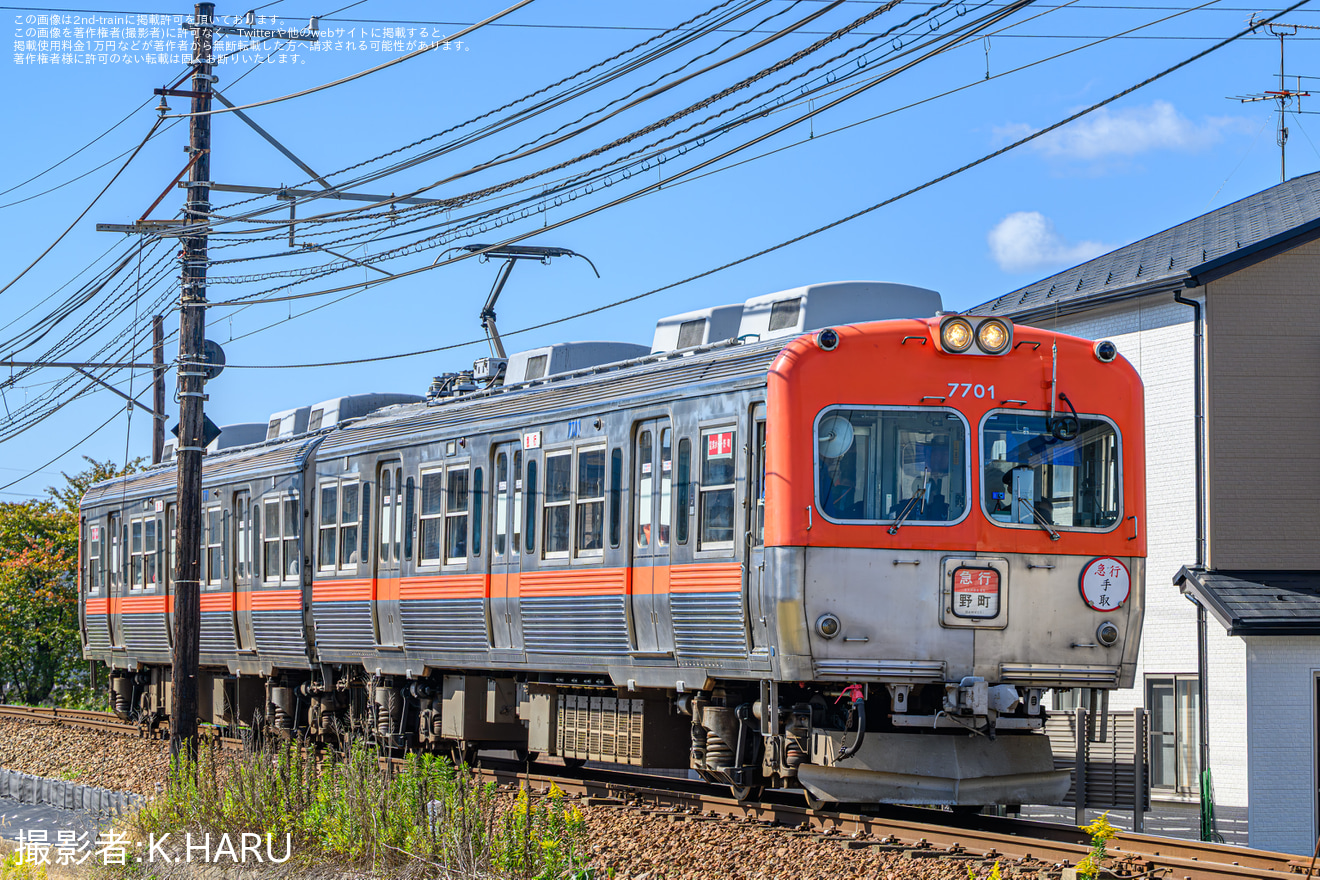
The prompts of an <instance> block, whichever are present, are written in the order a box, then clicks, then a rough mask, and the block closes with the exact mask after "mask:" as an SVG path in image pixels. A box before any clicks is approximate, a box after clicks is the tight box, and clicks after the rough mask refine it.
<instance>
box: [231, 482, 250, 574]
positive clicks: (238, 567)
mask: <svg viewBox="0 0 1320 880" xmlns="http://www.w3.org/2000/svg"><path fill="white" fill-rule="evenodd" d="M250 529H251V524H250V522H249V520H248V493H246V492H235V493H234V579H235V580H236V581H240V582H241V581H246V580H247V576H248V554H249V550H250V545H249V538H250V537H251V532H250Z"/></svg>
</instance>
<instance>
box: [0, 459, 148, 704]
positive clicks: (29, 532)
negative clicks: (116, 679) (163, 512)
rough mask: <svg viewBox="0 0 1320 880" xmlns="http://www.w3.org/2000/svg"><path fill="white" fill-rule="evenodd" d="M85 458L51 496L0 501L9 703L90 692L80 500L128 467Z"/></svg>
mask: <svg viewBox="0 0 1320 880" xmlns="http://www.w3.org/2000/svg"><path fill="white" fill-rule="evenodd" d="M87 462H88V465H89V466H88V468H87V469H85V470H83V471H80V472H79V473H77V474H74V475H72V476H70V475H69V474H63V476H64V478H65V485H64V486H63V487H61V488H55V487H51V488H48V489H47V494H48V496H49V497H48V498H46V499H43V500H33V501H22V502H7V503H0V694H3V696H4V698H5V700H6V701H7V702H22V703H29V704H36V703H48V702H58V703H65V704H67V703H70V702H81V701H82V700H85V699H86V698H87V697H88V696H89V694H88V685H89V683H90V682H89V675H88V667H87V664H86V663H85V662H83V659H82V646H81V639H80V635H79V626H78V578H77V570H78V502H79V500H80V499H81V498H82V495H83V493H84V492H85V491H86V490H87V487H88V486H90V485H91V484H92V483H94V482H97V481H99V480H103V479H107V478H109V477H112V476H115V475H117V474H119V473H123V472H125V471H124V469H123V468H117V467H115V466H114V465H113V464H111V463H109V462H98V461H94V460H93V459H91V458H88V459H87ZM140 462H141V460H140V459H139V460H138V461H134V462H130V464H129V468H128V470H129V471H132V470H136V469H137V467H138V466H139V464H140Z"/></svg>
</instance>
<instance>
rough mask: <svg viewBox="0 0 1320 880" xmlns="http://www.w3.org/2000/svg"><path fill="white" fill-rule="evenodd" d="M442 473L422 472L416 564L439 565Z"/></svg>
mask: <svg viewBox="0 0 1320 880" xmlns="http://www.w3.org/2000/svg"><path fill="white" fill-rule="evenodd" d="M443 487H444V473H443V472H442V471H439V470H434V471H423V472H422V517H421V536H422V549H421V553H420V555H419V556H418V562H420V563H422V564H424V565H425V564H432V565H435V564H439V562H440V535H441V532H442V531H443V529H444V518H445V510H444V492H443V491H442V489H443Z"/></svg>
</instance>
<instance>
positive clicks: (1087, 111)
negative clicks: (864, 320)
mask: <svg viewBox="0 0 1320 880" xmlns="http://www.w3.org/2000/svg"><path fill="white" fill-rule="evenodd" d="M1309 2H1310V0H1299V2H1297V3H1295V4H1293V5H1292V6H1290V7H1288V8H1286V9H1283V10H1280V11H1279V12H1277V13H1276V14H1275V15H1273V16H1269V17H1266V18H1264V19H1262V20H1260V21H1258V22H1256V23H1254V24H1253V25H1252V26H1250V27H1247V28H1245V29H1243V30H1241V31H1238V32H1237V33H1235V34H1233V35H1231V36H1229V37H1227V38H1224V39H1222V40H1220V41H1219V42H1218V43H1216V44H1215V45H1214V46H1211V47H1209V48H1206V49H1203V50H1202V51H1200V52H1197V53H1195V54H1193V55H1191V56H1189V57H1187V58H1184V59H1183V60H1181V61H1178V62H1176V63H1175V64H1172V65H1170V66H1168V67H1166V68H1164V69H1163V70H1161V71H1159V72H1158V73H1155V74H1153V75H1152V76H1149V77H1147V78H1146V79H1144V80H1142V81H1140V82H1138V83H1136V84H1134V85H1132V86H1129V87H1128V88H1126V89H1123V90H1122V91H1119V92H1115V93H1114V94H1112V95H1110V96H1109V97H1107V98H1104V99H1102V100H1100V101H1096V102H1095V103H1093V104H1091V105H1089V106H1087V107H1085V108H1083V109H1081V110H1079V111H1077V112H1076V113H1073V114H1071V115H1069V116H1067V117H1065V118H1063V119H1061V120H1058V121H1057V122H1055V123H1053V124H1051V125H1048V126H1046V127H1044V128H1042V129H1039V130H1037V131H1034V132H1032V133H1030V134H1028V135H1026V136H1024V137H1022V138H1019V139H1018V140H1016V141H1014V142H1013V143H1011V144H1008V145H1006V146H1004V147H1001V148H1000V149H998V150H995V151H993V152H991V153H987V154H985V155H983V156H981V157H980V158H978V159H975V160H973V161H971V162H968V163H966V164H964V165H961V166H959V167H958V168H955V169H953V170H951V171H948V172H945V173H944V174H941V175H939V176H938V177H934V178H931V179H929V180H927V181H925V182H923V183H921V184H918V185H917V186H914V187H912V188H910V189H907V190H905V191H903V192H901V193H899V194H897V195H894V196H891V197H889V198H887V199H884V200H882V201H879V202H876V203H875V204H873V205H870V206H868V207H865V208H862V209H860V210H858V211H854V212H853V213H851V214H848V215H847V216H844V217H840V218H838V219H836V220H833V221H831V222H829V223H826V224H824V225H822V226H817V227H815V228H814V229H811V230H809V231H807V232H803V233H801V234H799V235H796V236H793V237H792V238H788V239H785V240H783V241H781V242H778V243H777V244H773V245H770V246H769V247H765V248H762V249H760V250H758V251H755V252H754V253H750V254H746V255H744V256H742V257H739V258H737V259H735V260H730V261H728V262H726V263H723V264H721V265H719V266H715V267H713V268H711V269H707V270H705V271H702V272H699V273H696V274H694V275H689V276H687V277H686V278H682V279H680V280H678V281H674V282H670V283H669V284H665V285H662V286H660V287H656V288H652V289H651V290H647V291H645V292H643V293H639V294H635V295H633V296H630V297H625V298H623V299H619V300H615V301H613V302H610V303H608V304H606V305H603V306H598V307H594V308H591V309H586V310H584V311H580V312H577V313H575V314H572V315H565V316H563V317H560V318H555V319H553V320H550V321H543V322H541V323H539V324H534V325H531V326H528V327H523V328H521V329H518V330H514V331H510V332H508V333H505V334H504V335H505V336H512V335H516V334H519V333H529V332H532V331H534V330H540V329H544V328H546V327H551V326H554V325H556V324H562V323H565V322H568V321H573V320H576V319H578V318H583V317H587V316H589V315H594V314H598V313H600V312H602V311H605V310H606V309H612V308H617V307H619V306H622V305H626V304H628V303H632V302H636V301H638V300H641V299H645V298H647V297H650V296H654V295H656V294H658V293H663V292H664V291H667V290H672V289H674V288H676V287H680V286H682V285H684V284H689V283H691V282H693V281H697V280H699V279H702V278H706V277H709V276H711V275H714V274H716V273H718V272H723V271H725V270H727V269H731V268H733V267H734V266H739V265H742V264H743V263H747V262H750V261H751V260H755V259H758V258H760V257H762V256H765V255H766V254H769V253H772V252H774V251H777V250H780V249H782V248H785V247H789V246H790V245H793V244H797V243H798V242H800V241H804V240H806V239H808V238H811V237H813V236H816V235H819V234H821V233H823V232H827V231H829V230H831V229H835V228H837V227H839V226H842V225H844V224H845V223H849V222H851V221H853V220H856V219H858V218H860V217H864V216H866V215H867V214H870V213H872V212H874V211H877V210H879V209H881V208H883V207H886V206H888V205H891V204H893V203H895V202H897V201H899V200H901V199H905V198H908V197H909V196H912V195H915V194H916V193H919V192H921V191H922V190H925V189H929V188H930V187H932V186H935V185H937V184H939V183H942V182H944V181H945V180H948V179H950V178H952V177H955V176H957V175H959V174H962V173H964V172H966V171H970V170H971V169H973V168H976V167H978V166H980V165H983V164H985V163H986V162H989V161H991V160H992V159H995V158H998V157H999V156H1002V155H1004V154H1005V153H1008V152H1011V151H1013V150H1016V149H1018V148H1019V147H1022V146H1024V145H1025V144H1028V143H1030V142H1031V141H1034V140H1036V139H1037V138H1040V137H1044V136H1045V135H1047V134H1049V133H1050V132H1052V131H1056V130H1058V129H1060V128H1062V127H1064V126H1065V125H1068V124H1070V123H1072V122H1075V121H1077V120H1078V119H1081V118H1082V117H1084V116H1087V115H1088V114H1090V113H1093V112H1095V111H1096V110H1099V109H1100V108H1102V107H1106V106H1108V105H1109V104H1112V103H1114V102H1115V101H1118V100H1120V99H1122V98H1124V97H1127V96H1128V95H1130V94H1132V93H1134V92H1136V91H1139V90H1140V89H1143V88H1145V87H1146V86H1148V85H1150V84H1151V83H1154V82H1158V81H1159V80H1161V79H1163V78H1164V77H1166V76H1168V75H1170V74H1172V73H1174V72H1176V71H1178V70H1181V69H1182V68H1184V67H1186V66H1188V65H1189V64H1192V63H1194V62H1196V61H1199V60H1200V59H1202V58H1204V57H1206V56H1207V55H1210V54H1212V53H1214V52H1216V51H1218V50H1219V49H1222V48H1223V47H1225V46H1228V45H1230V44H1231V43H1234V42H1236V41H1237V40H1238V39H1240V38H1242V37H1243V36H1245V35H1247V34H1249V33H1251V32H1252V31H1253V30H1255V29H1256V28H1258V27H1260V26H1261V25H1265V24H1269V23H1270V22H1271V21H1273V20H1275V19H1278V18H1281V17H1282V16H1284V15H1287V14H1288V13H1290V12H1293V11H1294V10H1296V9H1299V8H1300V7H1302V6H1305V5H1306V4H1307V3H1309ZM483 341H484V339H474V340H469V341H467V342H461V343H453V344H450V345H445V346H439V347H436V348H431V349H424V350H420V351H413V352H404V353H401V354H390V355H379V356H376V357H367V358H354V359H351V360H345V361H330V362H323V363H314V364H228V365H227V367H229V368H233V369H309V368H319V367H338V366H354V365H357V364H365V363H375V362H379V361H385V360H396V359H399V358H407V357H416V356H419V355H424V354H435V353H438V352H441V351H447V350H450V349H454V348H461V347H463V346H467V345H474V344H480V343H481V342H483Z"/></svg>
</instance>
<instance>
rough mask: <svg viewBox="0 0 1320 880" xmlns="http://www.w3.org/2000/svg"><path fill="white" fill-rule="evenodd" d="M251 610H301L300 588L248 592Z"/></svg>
mask: <svg viewBox="0 0 1320 880" xmlns="http://www.w3.org/2000/svg"><path fill="white" fill-rule="evenodd" d="M248 595H249V596H251V597H252V598H251V600H250V601H249V607H250V608H251V609H252V610H253V611H301V610H302V590H259V591H257V592H255V593H249V594H248Z"/></svg>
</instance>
